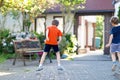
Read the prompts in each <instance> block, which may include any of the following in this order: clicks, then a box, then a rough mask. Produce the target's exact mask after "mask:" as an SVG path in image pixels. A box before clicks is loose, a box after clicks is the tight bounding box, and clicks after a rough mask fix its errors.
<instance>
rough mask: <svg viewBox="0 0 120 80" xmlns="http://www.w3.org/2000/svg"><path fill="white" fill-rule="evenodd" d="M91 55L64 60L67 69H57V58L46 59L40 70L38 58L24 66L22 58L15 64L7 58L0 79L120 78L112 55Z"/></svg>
mask: <svg viewBox="0 0 120 80" xmlns="http://www.w3.org/2000/svg"><path fill="white" fill-rule="evenodd" d="M89 55H90V54H89ZM89 55H88V56H87V55H86V57H85V56H84V58H82V57H78V56H77V57H74V59H73V61H68V60H62V61H61V63H62V65H63V67H64V68H65V71H58V70H57V61H56V60H53V63H49V60H46V61H45V63H44V69H43V70H42V71H38V72H36V69H37V67H38V64H39V62H38V61H36V60H33V61H29V60H28V61H26V64H27V66H23V62H22V61H21V60H17V61H16V65H15V66H13V65H12V62H13V60H12V59H11V60H7V61H6V62H5V63H2V64H0V80H120V78H119V77H120V75H119V74H118V73H117V74H116V72H112V71H111V66H112V62H111V60H110V57H107V56H104V55H96V56H97V57H99V58H96V56H91V55H90V56H89ZM92 55H93V54H92ZM103 57H104V58H103ZM81 58H82V59H81ZM76 59H78V60H76ZM83 59H84V60H83ZM103 59H105V60H103Z"/></svg>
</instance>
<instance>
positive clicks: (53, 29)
mask: <svg viewBox="0 0 120 80" xmlns="http://www.w3.org/2000/svg"><path fill="white" fill-rule="evenodd" d="M58 25H59V22H58V21H57V20H53V21H52V25H51V26H49V27H47V30H46V40H45V48H44V52H43V55H42V57H41V60H40V64H39V67H38V69H37V71H41V70H43V62H44V60H45V58H46V55H47V54H48V52H49V51H50V49H51V48H53V50H54V52H55V53H56V57H57V62H58V70H63V67H62V66H61V65H60V52H59V48H58V44H59V43H60V41H61V40H62V32H61V31H60V30H59V29H58V28H57V26H58ZM58 38H59V40H58Z"/></svg>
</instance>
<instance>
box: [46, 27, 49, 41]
mask: <svg viewBox="0 0 120 80" xmlns="http://www.w3.org/2000/svg"><path fill="white" fill-rule="evenodd" d="M48 33H49V29H47V30H46V40H47V41H49V37H48Z"/></svg>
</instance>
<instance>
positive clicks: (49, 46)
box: [44, 44, 59, 52]
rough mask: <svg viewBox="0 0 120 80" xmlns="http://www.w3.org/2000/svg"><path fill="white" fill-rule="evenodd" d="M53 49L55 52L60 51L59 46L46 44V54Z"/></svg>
mask: <svg viewBox="0 0 120 80" xmlns="http://www.w3.org/2000/svg"><path fill="white" fill-rule="evenodd" d="M51 48H53V50H54V52H58V51H59V48H58V45H50V44H45V47H44V52H49V51H50V49H51Z"/></svg>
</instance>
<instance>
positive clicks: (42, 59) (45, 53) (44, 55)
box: [40, 52, 47, 65]
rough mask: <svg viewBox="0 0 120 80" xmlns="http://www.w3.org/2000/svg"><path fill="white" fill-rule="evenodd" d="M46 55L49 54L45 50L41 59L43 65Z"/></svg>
mask: <svg viewBox="0 0 120 80" xmlns="http://www.w3.org/2000/svg"><path fill="white" fill-rule="evenodd" d="M46 55H47V52H43V55H42V57H41V60H40V64H41V65H42V64H43V62H44V61H45V58H46Z"/></svg>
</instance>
